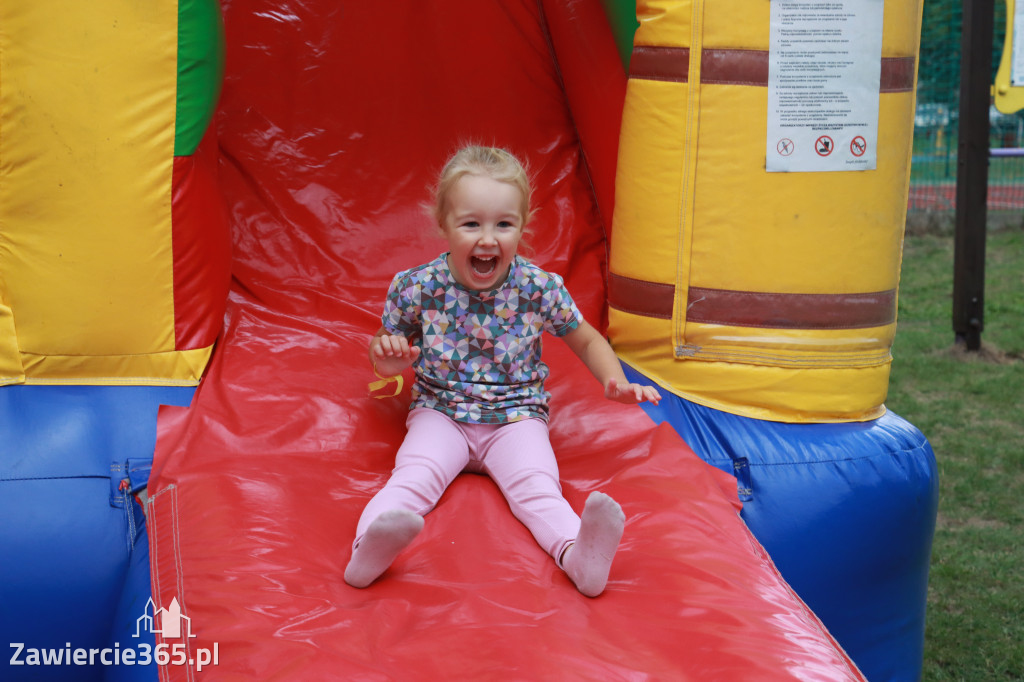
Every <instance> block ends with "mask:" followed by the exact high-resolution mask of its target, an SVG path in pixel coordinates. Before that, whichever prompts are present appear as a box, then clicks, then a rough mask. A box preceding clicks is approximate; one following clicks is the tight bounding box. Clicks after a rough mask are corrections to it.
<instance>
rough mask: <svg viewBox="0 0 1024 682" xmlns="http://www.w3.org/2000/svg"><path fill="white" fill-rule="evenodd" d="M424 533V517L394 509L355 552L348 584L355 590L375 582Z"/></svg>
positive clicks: (348, 570) (372, 527)
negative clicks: (421, 532) (399, 554)
mask: <svg viewBox="0 0 1024 682" xmlns="http://www.w3.org/2000/svg"><path fill="white" fill-rule="evenodd" d="M421 530H423V517H422V516H420V515H419V514H415V513H413V512H411V511H406V510H405V509H393V510H391V511H386V512H384V513H383V514H381V515H380V516H378V517H377V518H376V519H374V520H373V523H371V524H370V526H369V527H368V528H367V529H366V534H365V535H363V538H362V539H361V540H360V541H359V545H358V546H357V547H356V548H355V549H354V550H353V551H352V558H351V559H350V560H349V562H348V566H347V567H346V568H345V582H347V583H348V584H349V585H351V586H352V587H366V586H367V585H369V584H370V583H372V582H373V581H374V580H376V579H377V578H378V577H380V574H381V573H383V572H384V571H386V570H387V568H388V566H390V565H391V562H393V561H394V560H395V557H397V556H398V553H399V552H401V551H402V550H403V549H405V548H406V547H407V546H408V545H409V543H410V542H412V541H413V538H415V537H416V536H417V535H419V532H420V531H421Z"/></svg>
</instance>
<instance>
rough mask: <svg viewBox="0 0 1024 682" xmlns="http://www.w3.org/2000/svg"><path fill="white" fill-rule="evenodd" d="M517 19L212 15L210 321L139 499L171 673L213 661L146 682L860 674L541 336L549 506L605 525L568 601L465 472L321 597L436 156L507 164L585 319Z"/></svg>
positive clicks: (719, 517)
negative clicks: (607, 549) (172, 646)
mask: <svg viewBox="0 0 1024 682" xmlns="http://www.w3.org/2000/svg"><path fill="white" fill-rule="evenodd" d="M574 4H576V5H578V6H579V7H580V8H592V7H593V6H595V5H597V4H599V1H598V0H593V2H580V3H568V5H574ZM541 6H542V4H541V3H540V2H527V1H524V2H511V1H498V0H487V1H485V0H447V1H446V2H444V3H440V2H432V3H425V2H420V1H419V0H403V1H398V0H396V1H394V2H387V3H377V2H363V1H359V2H338V1H337V0H321V1H318V0H305V1H303V2H299V1H297V0H296V1H295V2H286V1H281V2H269V1H259V0H251V1H247V2H240V1H232V2H228V3H225V24H226V29H227V44H228V54H227V78H226V83H225V89H224V94H223V97H222V100H221V109H220V113H219V117H218V133H219V137H220V145H221V162H220V170H221V178H220V180H221V184H222V187H223V191H224V193H225V196H226V199H227V203H228V207H229V212H230V216H231V218H230V220H231V223H232V229H233V239H234V265H233V282H232V288H231V293H230V299H229V302H228V315H227V327H226V330H225V332H224V334H223V336H222V339H221V341H220V343H219V346H218V348H217V350H216V352H215V355H214V359H213V362H212V364H211V367H210V369H209V372H208V374H207V376H206V378H205V379H204V381H203V383H202V385H201V386H200V388H199V390H198V391H197V393H196V397H195V400H194V401H193V404H192V406H191V407H190V408H187V409H186V408H170V407H168V408H162V412H161V416H160V420H159V438H158V443H157V451H156V459H155V462H154V470H153V475H152V478H151V480H150V495H151V499H150V502H149V504H148V506H147V515H148V524H149V533H150V542H151V552H152V554H151V565H152V568H153V577H152V580H153V586H154V599H155V600H156V601H157V606H158V607H166V606H167V605H169V604H170V601H171V600H172V599H173V598H177V599H178V600H179V602H180V603H181V604H182V606H183V609H184V612H185V614H186V615H187V616H188V617H189V618H190V619H191V626H192V631H193V633H195V634H196V635H197V637H196V638H194V639H189V640H187V646H188V647H189V652H190V654H195V652H196V651H197V650H198V649H200V648H212V647H213V646H214V645H216V647H217V650H218V654H219V656H218V663H217V665H211V666H208V667H207V668H206V669H205V670H203V671H202V672H201V673H199V674H198V675H195V676H194V675H193V672H194V671H193V669H192V668H190V667H188V666H167V667H165V668H164V669H162V671H161V679H162V680H185V679H196V678H198V679H202V680H304V681H305V680H389V679H390V680H403V681H406V680H412V681H415V680H424V681H427V680H429V681H431V682H433V681H436V680H446V679H455V680H545V679H557V680H641V679H652V680H686V679H693V680H761V681H763V680H788V679H801V680H830V681H834V680H861V679H863V677H862V676H861V675H860V673H859V672H858V671H857V670H856V669H855V668H854V666H853V664H852V663H850V661H849V660H848V659H847V657H846V656H845V654H844V653H843V652H842V651H841V650H840V649H839V648H838V646H837V645H836V644H835V642H834V641H833V640H832V638H831V637H830V636H829V635H828V633H827V632H825V630H824V628H823V627H822V625H821V624H820V622H819V621H818V620H817V619H816V618H815V617H814V615H813V614H811V613H810V612H809V610H808V609H807V608H806V607H805V606H804V605H803V603H802V602H800V600H799V599H798V598H797V597H796V596H795V595H794V594H793V593H792V591H791V590H790V589H789V588H788V586H787V585H786V584H785V583H784V582H783V581H782V579H781V578H780V577H779V575H778V573H777V572H776V570H775V568H774V566H773V565H772V563H771V561H770V559H769V558H768V556H767V555H766V553H765V552H764V550H763V549H762V548H761V546H760V545H759V544H758V543H757V542H756V541H755V540H754V539H753V537H752V536H751V534H750V533H749V531H748V530H747V528H746V526H745V525H744V524H743V522H742V521H741V520H740V518H739V516H738V513H737V512H738V510H739V503H738V501H737V496H736V484H735V481H734V480H733V479H732V478H731V477H730V476H727V475H725V474H722V473H721V472H719V471H718V470H716V469H714V468H712V467H711V466H709V465H706V464H705V463H704V462H703V461H701V460H700V459H698V458H697V457H696V456H695V455H693V454H692V452H691V451H690V450H689V449H688V448H687V446H686V445H685V444H684V443H683V442H682V441H681V440H680V439H679V437H678V436H677V435H676V434H675V432H674V431H672V430H671V429H670V428H669V427H667V426H664V425H663V426H655V425H654V424H653V423H652V422H651V420H650V419H649V418H648V417H647V416H646V415H645V414H644V413H643V411H642V410H641V409H640V408H638V407H635V406H623V405H619V404H614V403H610V402H608V401H605V400H604V399H603V397H602V395H601V388H600V386H599V385H598V383H597V382H596V381H595V380H594V379H593V378H592V377H591V376H590V374H589V373H588V372H587V370H586V369H585V368H584V367H583V365H582V364H581V363H580V362H579V361H578V360H577V359H576V358H575V357H574V356H573V355H572V353H571V352H570V351H569V350H568V349H567V348H566V346H565V345H564V344H563V343H562V342H561V341H560V340H557V339H553V338H551V339H549V340H548V341H547V343H546V346H545V358H546V361H547V362H548V364H549V365H550V366H551V367H552V378H551V379H550V380H549V383H548V387H549V389H550V390H551V391H552V393H553V394H554V398H553V414H552V419H551V428H552V441H553V444H554V447H555V450H556V452H557V453H558V455H559V462H560V466H561V472H562V479H563V488H564V493H565V495H566V497H567V499H568V500H569V502H570V503H571V504H572V505H573V507H574V508H576V509H577V510H580V509H581V508H582V505H583V501H584V500H585V499H586V496H587V495H588V494H589V493H590V492H591V491H593V490H603V491H605V492H607V493H609V494H610V495H612V496H613V497H614V498H616V499H617V500H618V501H619V502H620V503H621V504H622V506H623V509H624V510H625V512H626V515H627V524H626V531H625V535H624V538H623V541H622V545H621V547H620V550H619V553H618V555H617V557H616V560H615V563H614V565H613V567H612V572H611V576H610V582H609V586H608V589H607V591H606V592H605V593H604V594H603V595H602V596H600V597H598V598H597V599H588V598H586V597H584V596H582V595H580V594H579V593H578V592H577V591H576V590H575V588H574V587H573V586H572V584H571V582H570V581H569V580H568V578H567V577H566V576H565V575H564V574H563V573H562V572H561V571H560V570H559V569H558V568H556V566H555V564H554V562H553V561H552V559H551V558H550V557H548V556H547V555H546V554H544V552H543V551H542V550H541V549H540V548H539V547H538V546H537V545H536V543H535V542H534V541H533V539H532V537H531V536H530V534H529V532H528V531H527V530H526V529H525V528H524V527H523V526H522V525H520V524H519V522H518V521H516V520H515V519H514V518H513V517H512V515H511V513H510V512H509V511H508V508H507V505H506V503H505V502H504V500H503V499H502V497H501V495H500V493H499V492H498V490H497V489H496V487H495V486H494V484H493V483H492V482H491V481H490V480H488V479H487V478H485V477H482V476H476V475H463V476H461V477H459V478H458V479H457V480H456V481H455V483H454V484H453V485H452V486H451V488H450V489H449V490H448V492H447V493H446V494H445V495H444V497H443V498H442V499H441V502H440V504H439V505H438V507H437V508H436V510H435V511H434V512H432V513H431V514H429V515H428V516H427V519H426V526H425V529H424V531H423V533H422V534H421V535H420V536H419V537H418V538H417V539H416V540H415V541H414V543H413V544H412V545H411V546H410V547H409V548H408V549H407V550H406V551H405V552H404V553H403V554H402V555H401V556H400V557H399V558H398V560H397V561H396V562H395V564H394V565H393V566H392V567H391V569H390V570H389V571H388V572H387V573H385V575H384V576H383V578H382V579H381V580H380V581H378V582H377V583H375V584H374V585H372V586H370V587H369V588H367V589H365V590H357V589H354V588H351V587H349V586H348V585H346V584H345V583H344V582H343V581H342V573H343V570H344V567H345V564H346V563H347V561H348V558H349V556H350V552H351V550H350V545H351V542H352V539H353V534H354V531H355V526H356V521H357V519H358V517H359V513H360V511H361V510H362V508H363V506H364V505H365V504H366V502H367V501H368V500H369V498H370V497H371V496H372V495H373V493H374V492H375V491H376V490H377V489H378V488H379V487H380V486H382V485H383V483H384V481H385V480H386V477H387V475H388V473H389V471H390V469H391V467H392V465H393V462H394V453H395V451H396V449H397V447H398V445H399V443H400V442H401V439H402V436H403V430H404V426H403V425H404V418H405V413H406V409H407V402H408V389H406V391H405V392H404V393H403V395H402V396H400V397H399V398H393V399H386V400H373V399H370V398H368V397H367V382H369V381H371V380H373V378H374V377H373V375H372V372H371V369H370V367H369V363H368V361H367V359H366V346H367V343H368V340H369V338H370V336H371V335H372V334H373V333H374V332H375V331H376V329H377V328H378V327H379V324H380V311H381V306H382V302H383V298H384V294H385V291H386V288H387V285H388V283H389V282H390V280H391V277H392V276H393V274H394V273H395V272H396V271H398V270H400V269H404V268H407V267H411V266H413V265H416V264H419V263H422V262H425V261H426V260H429V259H430V258H432V257H434V256H436V255H437V254H438V253H440V252H441V251H442V250H443V249H444V243H443V242H442V241H441V240H439V239H438V238H437V237H436V236H435V235H434V233H433V231H432V228H431V226H430V224H429V221H428V220H427V219H426V218H425V217H424V213H423V211H422V209H421V207H420V204H421V203H422V202H424V201H426V200H427V197H428V191H427V188H428V185H429V184H430V183H431V182H432V181H433V179H434V176H435V174H436V173H437V171H438V170H439V169H440V166H441V165H442V163H443V162H444V160H445V158H446V157H447V155H448V154H449V153H450V152H451V151H453V150H454V148H455V147H456V146H457V145H458V144H459V143H460V142H464V141H470V140H472V141H478V142H483V143H494V144H498V145H503V146H507V147H508V148H510V149H511V150H512V151H514V152H515V153H517V154H519V155H520V156H522V157H525V158H526V159H527V160H528V162H529V165H530V167H531V168H532V170H533V171H534V174H535V184H536V192H535V197H536V203H537V205H538V207H539V209H540V210H539V212H538V213H537V217H536V221H535V223H534V225H533V233H534V235H533V237H532V244H533V246H534V253H533V256H532V258H533V260H534V261H535V262H537V263H538V264H539V265H541V266H542V267H545V268H548V269H551V270H554V271H556V272H559V273H561V274H562V275H564V276H565V279H566V282H567V285H568V287H569V289H570V291H571V292H572V293H573V295H574V297H575V298H576V300H577V302H578V304H579V305H580V307H581V309H582V311H583V313H584V315H585V316H586V317H588V318H589V319H590V320H592V321H593V322H595V323H596V324H597V325H598V326H602V325H603V310H604V300H605V287H604V281H605V272H606V253H605V248H606V247H605V238H604V231H603V229H602V227H601V222H600V219H599V216H598V211H597V208H596V204H595V200H594V192H593V189H592V186H591V182H590V178H589V175H588V172H587V169H586V167H585V164H584V161H583V158H582V156H581V152H580V144H579V142H578V139H577V135H576V132H575V131H576V127H575V125H574V117H573V115H572V114H570V112H569V109H568V104H567V99H566V97H565V96H564V94H563V92H564V89H563V87H562V84H561V75H560V72H559V70H558V68H557V67H556V65H555V62H554V61H553V57H552V55H553V50H552V48H551V46H550V45H549V41H548V37H547V36H548V33H547V31H546V29H545V22H544V20H543V14H542V10H541ZM581 11H582V10H581ZM614 49H615V48H614V45H613V44H612V43H611V41H610V39H609V42H608V45H607V50H610V51H613V52H614Z"/></svg>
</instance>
